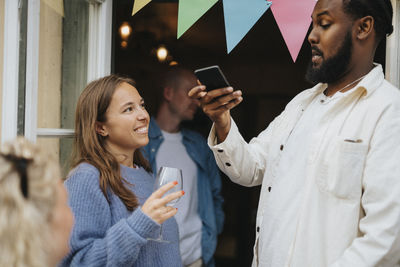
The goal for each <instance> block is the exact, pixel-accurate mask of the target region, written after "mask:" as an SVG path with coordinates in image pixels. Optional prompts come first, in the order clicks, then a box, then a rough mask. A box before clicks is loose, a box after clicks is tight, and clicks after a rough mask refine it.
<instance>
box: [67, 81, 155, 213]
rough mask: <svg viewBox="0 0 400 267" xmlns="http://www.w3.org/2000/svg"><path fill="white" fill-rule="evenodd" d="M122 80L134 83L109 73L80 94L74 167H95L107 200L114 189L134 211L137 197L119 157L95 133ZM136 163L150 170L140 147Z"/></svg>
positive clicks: (136, 153) (134, 158)
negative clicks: (127, 185)
mask: <svg viewBox="0 0 400 267" xmlns="http://www.w3.org/2000/svg"><path fill="white" fill-rule="evenodd" d="M122 83H128V84H130V85H132V86H135V82H134V81H133V80H132V79H129V78H124V77H120V76H117V75H109V76H106V77H104V78H101V79H98V80H95V81H93V82H91V83H89V84H88V85H87V86H86V88H85V89H84V90H83V92H82V93H81V95H80V97H79V99H78V104H77V106H76V113H75V140H74V149H73V156H72V167H73V168H74V167H76V166H77V165H78V164H80V163H82V162H87V163H89V164H91V165H93V166H95V167H96V168H97V169H98V170H99V172H100V188H101V190H102V192H103V194H104V196H105V197H106V198H107V200H109V198H108V193H107V192H109V189H111V191H112V192H113V193H114V194H115V195H117V196H118V197H119V198H120V199H121V200H122V202H123V203H124V204H125V206H126V208H127V209H128V210H130V211H132V210H134V209H135V208H136V207H137V206H138V205H139V204H138V200H137V197H136V196H135V194H134V193H133V192H132V191H131V190H129V189H128V188H127V187H126V186H125V185H124V183H126V184H129V183H128V182H127V181H126V180H125V179H124V178H123V177H122V176H121V172H120V166H119V163H118V161H117V159H116V158H115V157H114V156H113V155H112V154H111V153H110V152H109V151H108V150H107V149H106V146H105V141H106V139H107V137H103V136H101V135H100V134H97V133H96V121H98V122H105V121H106V120H107V118H106V111H107V108H108V106H109V105H110V102H111V98H112V96H113V94H114V91H115V89H117V88H118V87H119V86H120V85H121V84H122ZM133 163H134V164H136V165H138V166H141V167H143V168H144V169H145V170H146V171H148V172H151V167H150V165H149V163H148V161H147V160H146V159H145V158H144V157H143V155H142V153H141V152H140V149H136V150H135V152H134V155H133Z"/></svg>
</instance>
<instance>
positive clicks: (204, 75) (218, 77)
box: [194, 65, 230, 91]
mask: <svg viewBox="0 0 400 267" xmlns="http://www.w3.org/2000/svg"><path fill="white" fill-rule="evenodd" d="M194 74H195V75H196V76H197V79H199V81H200V82H201V84H203V85H205V86H206V90H207V91H210V90H214V89H218V88H223V87H228V86H230V85H229V83H228V81H227V80H226V78H225V76H224V74H223V73H222V71H221V69H220V68H219V66H217V65H215V66H210V67H206V68H202V69H197V70H195V71H194Z"/></svg>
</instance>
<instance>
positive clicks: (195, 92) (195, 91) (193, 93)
mask: <svg viewBox="0 0 400 267" xmlns="http://www.w3.org/2000/svg"><path fill="white" fill-rule="evenodd" d="M204 90H206V87H205V86H204V85H198V86H195V87H193V88H192V89H190V91H189V92H188V96H189V97H191V98H199V97H201V96H200V94H201V93H203V92H204ZM204 93H205V92H204Z"/></svg>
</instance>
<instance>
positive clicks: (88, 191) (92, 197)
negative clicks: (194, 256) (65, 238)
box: [61, 163, 182, 267]
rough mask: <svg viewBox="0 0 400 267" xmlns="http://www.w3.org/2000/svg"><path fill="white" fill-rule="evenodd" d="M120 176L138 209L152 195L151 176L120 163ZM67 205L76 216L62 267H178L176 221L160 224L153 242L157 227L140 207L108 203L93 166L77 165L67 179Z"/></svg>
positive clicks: (113, 198) (111, 197)
mask: <svg viewBox="0 0 400 267" xmlns="http://www.w3.org/2000/svg"><path fill="white" fill-rule="evenodd" d="M121 175H122V177H124V178H125V179H126V180H127V181H128V182H129V183H131V184H133V186H128V185H127V186H128V187H129V188H131V189H132V191H133V192H134V193H135V195H136V196H137V198H138V200H139V203H140V205H142V204H143V203H144V202H145V201H146V199H147V198H148V197H149V196H150V195H151V193H152V192H153V184H154V177H153V176H151V175H150V174H148V173H147V172H146V171H145V170H144V169H143V168H139V169H132V168H129V167H126V166H123V165H121ZM65 186H66V188H67V191H68V195H69V200H68V201H69V205H70V206H71V209H72V211H73V213H74V215H75V225H74V228H73V230H72V234H71V239H70V246H71V251H70V253H69V254H68V255H67V257H66V258H65V259H64V260H63V261H62V262H61V266H146V267H148V266H151V267H156V266H168V267H171V266H173V267H175V266H177V267H179V266H182V262H181V257H180V252H179V235H178V227H177V224H176V221H175V219H174V218H171V219H168V220H167V221H165V222H164V223H163V228H162V230H163V237H164V239H166V240H168V241H171V243H160V242H155V241H149V240H147V238H148V237H152V238H156V237H157V236H158V234H159V231H160V225H159V224H158V223H156V222H155V221H153V220H152V219H150V217H148V216H147V215H145V214H144V213H143V212H142V210H141V208H137V209H135V210H134V211H133V212H129V211H128V210H127V209H126V208H125V206H124V204H123V202H122V201H121V200H120V199H119V198H118V197H117V196H116V195H114V194H113V193H109V200H110V201H109V202H108V201H107V199H106V198H105V197H104V195H103V193H102V191H101V189H100V186H99V171H98V170H97V169H96V168H95V167H94V166H92V165H90V164H87V163H82V164H80V165H78V166H77V167H76V168H75V169H74V170H73V171H72V172H71V173H70V175H69V177H68V179H67V180H66V181H65Z"/></svg>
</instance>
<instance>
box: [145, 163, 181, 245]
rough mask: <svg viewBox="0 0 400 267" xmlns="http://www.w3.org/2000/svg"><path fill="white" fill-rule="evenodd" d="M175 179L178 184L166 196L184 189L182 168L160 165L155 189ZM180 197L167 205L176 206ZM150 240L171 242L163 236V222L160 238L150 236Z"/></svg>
mask: <svg viewBox="0 0 400 267" xmlns="http://www.w3.org/2000/svg"><path fill="white" fill-rule="evenodd" d="M174 181H177V182H178V184H177V185H175V186H174V187H173V188H172V189H170V190H169V191H168V192H167V193H165V195H164V196H166V195H168V194H171V193H175V192H178V191H181V190H182V189H183V185H182V170H181V169H178V168H172V167H160V169H159V170H158V173H157V177H156V181H155V183H154V191H156V190H158V189H159V188H160V187H162V186H163V185H166V184H168V183H170V182H174ZM179 199H180V197H179V198H177V199H174V200H172V201H170V202H168V203H167V206H174V205H175V204H176V203H177V202H178V200H179ZM148 240H152V241H157V242H165V243H169V241H168V240H164V239H163V237H162V224H161V228H160V234H159V236H158V238H156V239H154V238H148Z"/></svg>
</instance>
